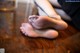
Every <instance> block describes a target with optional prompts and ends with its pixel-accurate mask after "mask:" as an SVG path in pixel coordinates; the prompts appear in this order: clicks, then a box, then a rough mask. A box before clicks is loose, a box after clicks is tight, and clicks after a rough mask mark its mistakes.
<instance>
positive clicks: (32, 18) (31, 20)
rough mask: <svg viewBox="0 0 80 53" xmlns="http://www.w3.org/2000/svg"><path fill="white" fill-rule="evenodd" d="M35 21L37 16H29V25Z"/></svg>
mask: <svg viewBox="0 0 80 53" xmlns="http://www.w3.org/2000/svg"><path fill="white" fill-rule="evenodd" d="M36 19H38V16H37V15H32V16H29V18H28V21H29V22H30V23H33V22H35V21H36Z"/></svg>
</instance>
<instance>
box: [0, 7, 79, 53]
mask: <svg viewBox="0 0 80 53" xmlns="http://www.w3.org/2000/svg"><path fill="white" fill-rule="evenodd" d="M23 7H24V6H22V7H20V8H19V9H18V10H17V11H16V12H0V48H4V49H5V51H6V53H80V32H79V31H78V30H77V29H75V28H74V27H72V26H70V25H69V27H68V28H67V29H65V30H62V31H59V36H58V38H56V39H45V38H30V37H26V36H24V35H23V34H22V33H21V32H20V29H19V27H20V26H21V23H22V22H24V20H25V18H24V13H23V12H24V10H22V11H21V9H24V8H23ZM13 13H15V16H14V14H13Z"/></svg>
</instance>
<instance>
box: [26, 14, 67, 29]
mask: <svg viewBox="0 0 80 53" xmlns="http://www.w3.org/2000/svg"><path fill="white" fill-rule="evenodd" d="M55 17H57V18H55ZM55 17H53V18H54V19H53V18H50V17H48V16H37V15H32V16H29V18H28V20H29V23H30V24H31V25H32V26H33V27H34V28H35V29H46V28H55V29H58V30H63V29H65V28H67V27H68V25H67V23H66V22H64V21H63V20H61V18H60V17H59V16H55Z"/></svg>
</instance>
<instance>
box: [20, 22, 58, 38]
mask: <svg viewBox="0 0 80 53" xmlns="http://www.w3.org/2000/svg"><path fill="white" fill-rule="evenodd" d="M20 29H21V31H22V33H23V34H25V35H26V36H29V37H45V38H56V37H57V36H58V32H57V31H56V30H52V29H48V30H41V31H40V30H35V29H33V27H32V26H31V25H30V24H29V23H23V24H22V26H21V27H20Z"/></svg>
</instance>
